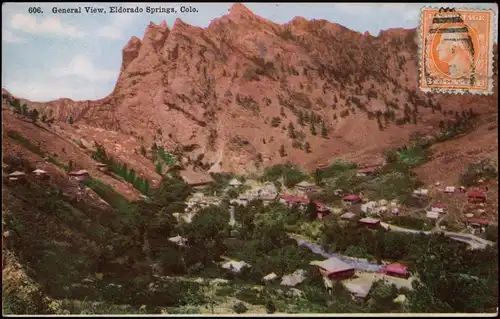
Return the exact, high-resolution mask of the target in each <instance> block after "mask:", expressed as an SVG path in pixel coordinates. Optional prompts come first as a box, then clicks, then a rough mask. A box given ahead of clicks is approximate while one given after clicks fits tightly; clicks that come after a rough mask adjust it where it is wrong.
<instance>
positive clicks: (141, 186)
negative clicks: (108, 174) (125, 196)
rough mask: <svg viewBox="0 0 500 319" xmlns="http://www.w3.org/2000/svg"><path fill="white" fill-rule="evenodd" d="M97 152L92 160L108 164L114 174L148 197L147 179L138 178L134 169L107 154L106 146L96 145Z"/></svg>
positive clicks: (93, 154)
mask: <svg viewBox="0 0 500 319" xmlns="http://www.w3.org/2000/svg"><path fill="white" fill-rule="evenodd" d="M95 148H96V149H95V151H93V152H92V159H94V160H96V161H98V162H101V163H103V164H106V165H107V166H108V167H109V168H110V169H111V171H112V172H113V173H115V174H116V175H118V176H120V177H122V178H123V179H124V180H125V181H126V182H128V183H130V184H131V185H132V186H133V187H134V188H135V189H137V190H139V191H140V192H141V193H143V194H145V195H147V194H148V193H149V182H148V181H147V179H146V178H141V177H137V175H136V173H135V171H134V170H133V169H130V170H129V169H128V168H127V165H126V164H123V165H121V164H120V163H118V162H116V161H115V160H114V159H113V158H111V157H109V156H108V155H107V154H106V150H105V149H104V146H102V145H100V144H99V143H95Z"/></svg>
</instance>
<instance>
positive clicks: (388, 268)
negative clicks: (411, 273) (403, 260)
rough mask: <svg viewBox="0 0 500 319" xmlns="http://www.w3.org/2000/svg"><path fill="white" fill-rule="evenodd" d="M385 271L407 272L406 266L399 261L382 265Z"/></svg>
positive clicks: (402, 273)
mask: <svg viewBox="0 0 500 319" xmlns="http://www.w3.org/2000/svg"><path fill="white" fill-rule="evenodd" d="M384 270H385V271H390V272H393V273H396V274H401V275H406V274H407V273H408V267H407V266H406V265H403V264H400V263H392V264H389V265H386V266H385V267H384Z"/></svg>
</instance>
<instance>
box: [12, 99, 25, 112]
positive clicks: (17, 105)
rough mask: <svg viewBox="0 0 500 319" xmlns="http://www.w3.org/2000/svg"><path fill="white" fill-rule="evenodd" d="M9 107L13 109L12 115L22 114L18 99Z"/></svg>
mask: <svg viewBox="0 0 500 319" xmlns="http://www.w3.org/2000/svg"><path fill="white" fill-rule="evenodd" d="M11 105H12V106H13V107H14V113H16V114H23V109H22V107H21V102H19V100H18V99H15V100H14V102H11Z"/></svg>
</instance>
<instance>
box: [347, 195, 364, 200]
mask: <svg viewBox="0 0 500 319" xmlns="http://www.w3.org/2000/svg"><path fill="white" fill-rule="evenodd" d="M359 199H361V197H360V196H359V195H355V194H349V195H345V196H344V200H348V201H350V200H359Z"/></svg>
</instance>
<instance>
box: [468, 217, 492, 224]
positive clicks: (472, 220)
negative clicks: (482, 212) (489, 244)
mask: <svg viewBox="0 0 500 319" xmlns="http://www.w3.org/2000/svg"><path fill="white" fill-rule="evenodd" d="M467 222H468V223H469V224H479V225H488V224H489V223H490V221H489V220H487V219H485V218H470V219H468V220H467Z"/></svg>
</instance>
